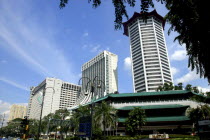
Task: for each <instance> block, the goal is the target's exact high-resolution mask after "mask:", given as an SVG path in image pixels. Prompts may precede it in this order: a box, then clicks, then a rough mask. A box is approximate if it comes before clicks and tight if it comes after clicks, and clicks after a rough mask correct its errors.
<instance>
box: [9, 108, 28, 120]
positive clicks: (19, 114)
mask: <svg viewBox="0 0 210 140" xmlns="http://www.w3.org/2000/svg"><path fill="white" fill-rule="evenodd" d="M26 110H27V107H26V106H22V105H12V107H11V108H10V114H9V121H11V120H14V119H16V118H24V116H26Z"/></svg>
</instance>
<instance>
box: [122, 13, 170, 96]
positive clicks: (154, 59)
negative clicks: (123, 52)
mask: <svg viewBox="0 0 210 140" xmlns="http://www.w3.org/2000/svg"><path fill="white" fill-rule="evenodd" d="M147 15H148V19H147V21H146V22H145V21H143V19H142V13H136V12H135V13H134V15H133V16H132V17H131V18H130V19H129V20H128V21H127V22H125V23H123V26H124V35H126V36H129V37H130V51H131V59H132V74H133V85H134V92H144V91H146V92H149V91H155V90H156V89H157V88H158V86H159V85H163V84H164V83H168V82H172V76H171V71H170V63H169V59H168V54H167V47H166V43H165V37H164V32H163V29H164V25H165V21H164V19H163V17H162V16H160V15H159V14H158V13H157V12H156V10H154V11H152V12H149V13H147Z"/></svg>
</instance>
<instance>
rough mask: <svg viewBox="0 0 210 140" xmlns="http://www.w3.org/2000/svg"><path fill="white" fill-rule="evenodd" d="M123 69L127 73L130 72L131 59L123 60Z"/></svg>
mask: <svg viewBox="0 0 210 140" xmlns="http://www.w3.org/2000/svg"><path fill="white" fill-rule="evenodd" d="M124 69H125V70H127V71H131V58H130V57H126V58H125V59H124Z"/></svg>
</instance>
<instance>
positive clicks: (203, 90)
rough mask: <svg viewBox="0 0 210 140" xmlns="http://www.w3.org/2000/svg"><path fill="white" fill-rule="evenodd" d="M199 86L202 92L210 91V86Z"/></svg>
mask: <svg viewBox="0 0 210 140" xmlns="http://www.w3.org/2000/svg"><path fill="white" fill-rule="evenodd" d="M197 87H198V89H199V91H200V92H204V93H205V92H210V87H207V88H203V87H200V86H197Z"/></svg>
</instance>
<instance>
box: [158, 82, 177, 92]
mask: <svg viewBox="0 0 210 140" xmlns="http://www.w3.org/2000/svg"><path fill="white" fill-rule="evenodd" d="M173 89H174V86H173V83H172V82H170V83H164V85H163V86H159V87H158V88H157V91H169V90H173Z"/></svg>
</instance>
